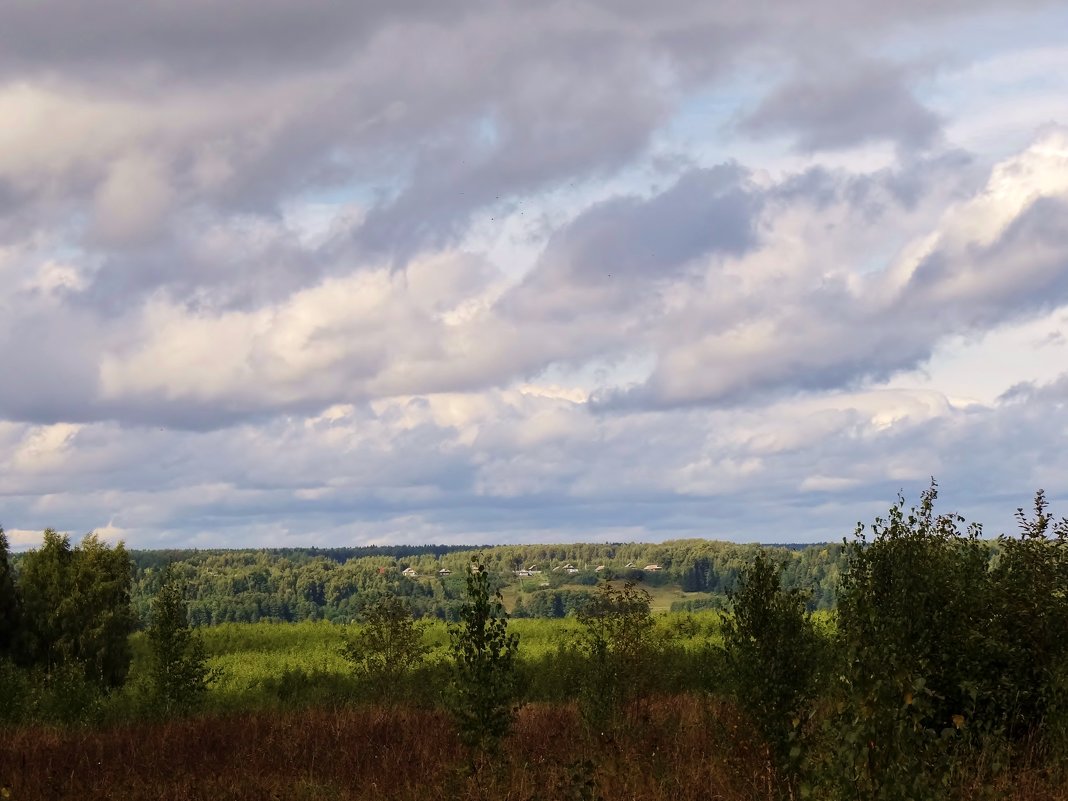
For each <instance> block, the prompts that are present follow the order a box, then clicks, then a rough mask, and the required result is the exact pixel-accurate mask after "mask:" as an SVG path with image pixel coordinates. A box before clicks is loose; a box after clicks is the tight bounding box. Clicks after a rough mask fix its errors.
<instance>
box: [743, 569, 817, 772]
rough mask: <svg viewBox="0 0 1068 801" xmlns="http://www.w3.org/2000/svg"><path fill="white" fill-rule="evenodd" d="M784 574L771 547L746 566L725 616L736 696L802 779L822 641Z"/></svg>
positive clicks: (785, 767) (774, 751)
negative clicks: (805, 727)
mask: <svg viewBox="0 0 1068 801" xmlns="http://www.w3.org/2000/svg"><path fill="white" fill-rule="evenodd" d="M782 573H783V567H782V565H781V564H776V563H775V562H773V561H772V559H771V557H770V556H769V555H768V554H767V552H764V551H761V552H760V553H758V554H757V556H756V559H755V560H754V562H753V564H752V565H751V566H750V567H749V568H747V569H746V570H744V571H743V572H742V574H741V577H740V582H739V584H738V586H737V587H736V588H735V589H734V590H732V591H731V592H730V593H728V599H729V603H730V612H731V613H730V615H729V616H728V617H727V618H725V619H724V621H723V645H724V650H725V652H726V669H727V675H728V677H729V678H728V681H730V683H731V684H732V689H733V690H734V695H735V698H736V699H737V701H738V704H739V706H740V707H741V708H742V709H744V710H745V711H746V712H747V713H748V715H749V716H750V718H751V719H752V720H753V722H754V724H755V725H756V727H757V729H758V730H759V732H760V733H761V735H762V736H763V737H764V740H765V742H766V743H767V744H768V747H769V749H770V751H771V755H772V758H773V760H774V762H775V764H776V767H777V768H778V769H779V770H780V773H781V775H782V777H783V779H786V778H787V777H789V776H791V775H793V776H795V777H796V768H797V766H798V764H799V759H800V756H801V742H800V736H799V735H800V732H801V722H802V720H803V718H805V717H807V712H808V708H809V705H810V703H811V701H812V699H813V697H814V695H815V692H816V675H817V668H818V665H819V655H820V651H819V645H820V642H819V638H818V636H817V634H816V631H815V628H814V627H813V625H812V619H811V617H810V616H809V614H808V612H807V611H806V609H805V602H806V599H805V597H804V596H803V594H802V593H801V592H800V591H799V590H785V589H783V587H782ZM784 785H786V786H792V782H791V781H785V782H784Z"/></svg>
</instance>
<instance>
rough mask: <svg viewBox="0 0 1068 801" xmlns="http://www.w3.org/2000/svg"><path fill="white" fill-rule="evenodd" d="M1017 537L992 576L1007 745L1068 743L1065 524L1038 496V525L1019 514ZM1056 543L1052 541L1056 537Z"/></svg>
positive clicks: (998, 692)
mask: <svg viewBox="0 0 1068 801" xmlns="http://www.w3.org/2000/svg"><path fill="white" fill-rule="evenodd" d="M1017 521H1018V522H1019V526H1020V536H1019V537H1018V538H1014V537H1005V536H1003V537H1001V538H999V540H998V544H999V546H1000V551H1001V553H1000V554H999V557H998V559H997V562H996V563H995V566H994V569H993V574H992V578H993V587H994V590H993V597H992V598H991V608H992V609H993V610H994V620H993V621H992V622H993V635H992V636H993V637H994V638H995V640H996V650H995V654H994V667H995V671H996V675H997V684H996V686H995V687H994V688H993V692H994V697H995V698H996V699H997V700H998V702H999V704H998V706H999V709H998V712H999V713H1000V715H1001V716H1002V718H1003V720H1004V726H1005V729H1006V732H1007V734H1008V736H1009V737H1010V739H1013V740H1021V739H1027V738H1030V737H1033V736H1036V735H1041V736H1042V737H1044V738H1045V739H1046V741H1047V743H1046V744H1047V745H1056V746H1058V748H1059V749H1060V750H1061V752H1062V753H1063V750H1064V748H1065V745H1066V741H1068V697H1066V691H1068V519H1065V518H1061V520H1059V521H1055V520H1054V519H1053V517H1052V516H1051V515H1050V514H1048V503H1047V502H1046V497H1045V494H1044V493H1043V492H1042V491H1041V490H1039V491H1038V492H1037V493H1036V495H1035V501H1034V518H1031V519H1029V518H1028V517H1027V515H1026V513H1025V512H1024V510H1023V509H1018V510H1017ZM1051 535H1052V536H1051Z"/></svg>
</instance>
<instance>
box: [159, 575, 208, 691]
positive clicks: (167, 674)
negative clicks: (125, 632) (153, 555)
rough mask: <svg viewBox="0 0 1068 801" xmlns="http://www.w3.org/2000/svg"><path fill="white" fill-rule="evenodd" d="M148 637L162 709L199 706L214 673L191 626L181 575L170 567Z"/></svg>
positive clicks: (202, 643)
mask: <svg viewBox="0 0 1068 801" xmlns="http://www.w3.org/2000/svg"><path fill="white" fill-rule="evenodd" d="M147 638H148V643H149V647H150V649H151V665H152V666H151V671H150V674H149V676H150V686H151V695H152V698H153V700H154V702H155V703H156V704H158V705H159V707H161V708H162V710H163V711H168V710H171V709H183V708H189V707H192V706H194V705H196V704H197V703H198V702H199V701H200V699H201V697H202V696H203V694H204V692H205V691H206V690H207V687H208V683H209V682H210V681H211V679H212V678H213V673H212V671H211V669H210V668H209V667H208V659H207V655H206V653H205V650H204V641H203V639H202V638H201V636H200V634H199V632H197V631H194V630H193V628H192V627H190V625H189V610H188V604H187V602H186V588H185V583H184V581H183V580H182V578H181V576H180V575H179V574H178V573H177V572H176V571H175V570H174V569H172V568H167V569H166V570H165V571H164V573H163V576H162V579H161V582H160V588H159V591H158V592H157V593H156V597H155V599H153V602H152V623H151V625H150V626H149V628H148V632H147Z"/></svg>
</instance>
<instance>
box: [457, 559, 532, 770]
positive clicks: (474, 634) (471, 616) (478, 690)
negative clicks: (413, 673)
mask: <svg viewBox="0 0 1068 801" xmlns="http://www.w3.org/2000/svg"><path fill="white" fill-rule="evenodd" d="M449 635H450V650H451V652H452V657H453V679H452V687H451V694H450V698H449V702H450V703H449V706H450V710H451V712H452V714H453V717H454V718H455V720H456V723H457V726H458V728H459V731H460V739H461V740H462V741H463V743H464V745H466V746H467V747H468V748H470V749H472V750H474V751H476V752H479V753H482V754H494V753H496V752H497V750H498V748H499V745H500V741H501V739H502V738H503V737H504V736H505V735H506V734H507V733H508V732H509V730H510V729H511V726H512V721H513V719H514V717H515V712H516V708H517V699H518V690H519V687H518V682H517V675H518V674H517V671H516V656H517V653H518V650H519V637H518V636H517V635H515V634H512V633H509V631H508V615H507V613H506V612H505V611H504V604H503V602H502V601H501V594H500V591H497V592H495V593H492V594H491V592H490V577H489V574H488V573H487V572H486V568H485V566H484V565H482V563H481V562H480V561H479V559H478V557H474V558H472V560H471V567H470V571H469V572H468V574H467V597H466V599H465V601H464V604H463V606H462V607H461V609H460V622H459V623H458V624H456V625H454V626H451V627H450V629H449Z"/></svg>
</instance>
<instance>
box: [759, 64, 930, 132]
mask: <svg viewBox="0 0 1068 801" xmlns="http://www.w3.org/2000/svg"><path fill="white" fill-rule="evenodd" d="M843 61H844V63H843ZM741 128H742V130H743V131H744V132H746V133H750V134H756V135H758V136H769V135H786V136H789V137H791V138H793V139H794V144H795V147H796V148H797V149H799V150H801V151H804V152H812V151H819V150H834V149H837V148H844V147H852V146H854V145H861V144H866V143H868V142H878V141H889V142H893V143H894V144H896V145H898V146H899V147H901V148H904V149H906V150H908V151H914V150H921V149H924V148H927V147H929V146H931V145H932V144H934V143H935V142H936V141H937V140H938V138H939V136H940V134H941V121H940V120H939V118H938V116H937V115H936V114H935V113H934V112H932V111H931V110H930V109H928V108H926V107H925V106H923V105H922V104H921V103H920V102H919V101H918V100H917V99H916V98H915V96H914V94H913V92H912V90H911V87H910V86H909V75H908V73H907V72H906V71H905V70H903V69H901V68H900V67H896V66H894V65H890V64H882V63H877V62H871V61H856V60H855V59H853V58H851V57H850V56H848V55H845V56H844V58H827V59H826V60H825V61H821V63H820V64H819V65H818V66H817V67H816V68H815V69H814V70H804V71H803V72H801V73H800V74H797V75H795V76H793V77H791V78H790V79H788V80H787V81H786V82H785V83H784V84H783V85H782V86H780V87H779V88H778V89H776V90H775V91H774V92H772V93H771V94H770V95H768V96H767V97H765V98H764V99H763V101H761V103H760V105H759V106H758V107H757V108H756V109H754V110H753V111H752V112H751V113H749V114H748V115H747V116H746V117H745V118H744V119H743V120H742V122H741Z"/></svg>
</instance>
